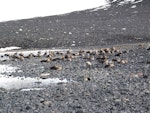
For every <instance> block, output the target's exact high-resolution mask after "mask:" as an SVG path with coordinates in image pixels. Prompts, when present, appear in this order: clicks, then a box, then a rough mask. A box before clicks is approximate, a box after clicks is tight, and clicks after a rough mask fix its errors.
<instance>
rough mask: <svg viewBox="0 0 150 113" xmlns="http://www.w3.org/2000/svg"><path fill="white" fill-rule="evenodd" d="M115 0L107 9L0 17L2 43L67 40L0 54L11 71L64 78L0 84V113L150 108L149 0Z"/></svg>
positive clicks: (140, 111) (129, 112) (110, 112)
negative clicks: (21, 85)
mask: <svg viewBox="0 0 150 113" xmlns="http://www.w3.org/2000/svg"><path fill="white" fill-rule="evenodd" d="M120 1H121V0H118V1H116V2H115V3H112V6H111V7H110V8H108V9H107V10H103V9H100V10H97V11H94V12H91V11H92V10H93V9H92V10H86V11H80V12H73V13H70V14H67V15H59V16H51V17H40V18H34V19H26V20H18V21H10V22H2V23H0V47H8V46H19V47H22V49H32V50H34V49H43V48H47V49H49V48H61V49H63V48H67V49H68V48H70V50H69V51H66V50H64V51H63V52H62V51H58V52H56V51H54V52H51V53H50V55H49V56H48V54H47V55H45V56H44V55H41V54H40V52H39V54H38V55H36V56H34V55H31V56H30V57H29V58H24V55H22V54H19V53H20V52H19V50H18V51H16V53H17V54H14V55H13V56H9V58H10V59H8V60H5V61H1V60H0V64H1V65H7V64H9V65H12V66H15V67H18V71H16V72H13V73H11V74H10V75H9V76H10V77H12V76H14V77H18V76H20V77H23V76H25V77H32V78H33V77H39V78H40V79H42V80H47V79H48V78H60V79H67V80H68V81H69V82H67V83H58V84H49V85H48V86H45V87H44V89H43V90H31V91H23V90H22V89H17V88H16V89H11V90H7V89H3V88H0V113H150V24H149V23H150V13H149V12H150V7H149V6H150V1H149V0H143V1H142V2H140V3H137V4H136V7H135V8H131V7H132V6H133V5H134V4H131V3H129V4H125V5H123V6H118V5H117V2H120ZM20 51H21V50H20ZM0 53H2V52H0ZM2 57H3V56H1V58H2ZM20 70H21V71H20ZM27 87H28V86H27Z"/></svg>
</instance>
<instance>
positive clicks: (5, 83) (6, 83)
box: [0, 75, 68, 90]
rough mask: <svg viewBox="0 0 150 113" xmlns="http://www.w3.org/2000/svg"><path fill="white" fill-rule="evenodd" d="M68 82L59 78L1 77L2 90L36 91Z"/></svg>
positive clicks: (0, 85)
mask: <svg viewBox="0 0 150 113" xmlns="http://www.w3.org/2000/svg"><path fill="white" fill-rule="evenodd" d="M66 82H68V81H67V80H66V79H63V80H60V79H59V78H48V79H41V78H38V77H37V78H31V77H8V76H3V75H1V76H0V88H4V89H7V90H12V89H19V90H23V89H28V90H34V89H35V90H36V89H37V88H40V89H41V88H42V87H44V86H48V85H50V84H57V83H66Z"/></svg>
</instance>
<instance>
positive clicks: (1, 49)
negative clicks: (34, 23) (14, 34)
mask: <svg viewBox="0 0 150 113" xmlns="http://www.w3.org/2000/svg"><path fill="white" fill-rule="evenodd" d="M17 49H21V47H16V46H12V47H5V48H0V52H1V51H10V50H17Z"/></svg>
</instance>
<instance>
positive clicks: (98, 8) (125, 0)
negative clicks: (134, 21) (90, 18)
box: [90, 0, 143, 12]
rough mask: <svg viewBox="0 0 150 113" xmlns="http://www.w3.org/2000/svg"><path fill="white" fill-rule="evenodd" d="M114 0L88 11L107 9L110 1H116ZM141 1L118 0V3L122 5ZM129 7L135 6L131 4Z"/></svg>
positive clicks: (140, 0)
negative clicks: (119, 0)
mask: <svg viewBox="0 0 150 113" xmlns="http://www.w3.org/2000/svg"><path fill="white" fill-rule="evenodd" d="M116 1H117V0H113V1H111V2H106V3H105V4H103V5H102V6H99V7H97V8H94V9H92V10H90V12H94V11H98V10H100V9H103V10H108V9H109V8H110V7H111V3H113V2H116ZM142 1H143V0H138V1H136V0H123V1H121V2H119V3H118V5H120V6H123V5H125V4H128V3H131V4H137V3H139V2H142ZM131 8H136V5H133V6H132V7H131Z"/></svg>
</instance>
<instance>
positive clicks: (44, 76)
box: [40, 73, 50, 79]
mask: <svg viewBox="0 0 150 113" xmlns="http://www.w3.org/2000/svg"><path fill="white" fill-rule="evenodd" d="M49 75H50V74H49V73H41V75H40V78H42V79H45V78H47V77H48V76H49Z"/></svg>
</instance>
